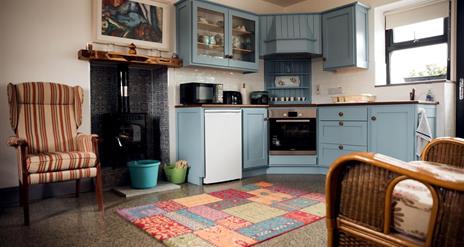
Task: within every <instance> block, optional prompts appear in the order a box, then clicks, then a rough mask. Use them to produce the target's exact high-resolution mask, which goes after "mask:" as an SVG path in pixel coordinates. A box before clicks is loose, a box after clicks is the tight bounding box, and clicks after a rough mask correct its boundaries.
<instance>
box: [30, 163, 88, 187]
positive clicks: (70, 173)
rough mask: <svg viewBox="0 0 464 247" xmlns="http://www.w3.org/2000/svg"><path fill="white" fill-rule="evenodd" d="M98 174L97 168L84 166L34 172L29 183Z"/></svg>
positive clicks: (41, 182)
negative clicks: (81, 167) (57, 170)
mask: <svg viewBox="0 0 464 247" xmlns="http://www.w3.org/2000/svg"><path fill="white" fill-rule="evenodd" d="M95 176H97V168H96V167H91V168H84V169H76V170H67V171H59V172H45V173H33V174H30V175H29V177H28V180H29V181H28V182H29V184H43V183H53V182H61V181H67V180H74V179H79V178H91V177H95Z"/></svg>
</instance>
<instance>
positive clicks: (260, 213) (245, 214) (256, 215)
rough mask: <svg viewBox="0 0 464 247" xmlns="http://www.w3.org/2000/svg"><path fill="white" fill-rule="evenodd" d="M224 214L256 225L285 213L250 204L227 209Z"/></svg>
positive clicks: (261, 205) (257, 204) (253, 203)
mask: <svg viewBox="0 0 464 247" xmlns="http://www.w3.org/2000/svg"><path fill="white" fill-rule="evenodd" d="M224 212H226V213H228V214H230V215H233V216H236V217H239V218H242V219H244V220H247V221H250V222H252V223H257V222H260V221H263V220H267V219H270V218H273V217H277V216H280V215H283V214H286V213H287V212H286V211H284V210H280V209H277V208H273V207H269V206H266V205H263V204H259V203H255V202H251V203H248V204H244V205H240V206H237V207H233V208H228V209H225V210H224Z"/></svg>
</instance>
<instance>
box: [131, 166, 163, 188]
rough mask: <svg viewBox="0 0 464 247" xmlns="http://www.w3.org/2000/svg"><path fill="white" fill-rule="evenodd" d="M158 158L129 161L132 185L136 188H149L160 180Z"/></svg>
mask: <svg viewBox="0 0 464 247" xmlns="http://www.w3.org/2000/svg"><path fill="white" fill-rule="evenodd" d="M159 165H160V162H159V161H158V160H135V161H130V162H128V163H127V166H128V167H129V173H130V179H131V187H132V188H134V189H148V188H153V187H155V186H156V184H157V182H158V169H159Z"/></svg>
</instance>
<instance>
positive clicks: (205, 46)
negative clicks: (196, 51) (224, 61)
mask: <svg viewBox="0 0 464 247" xmlns="http://www.w3.org/2000/svg"><path fill="white" fill-rule="evenodd" d="M197 44H198V46H199V47H200V48H202V49H208V50H224V46H223V45H208V44H205V43H201V42H198V43H197Z"/></svg>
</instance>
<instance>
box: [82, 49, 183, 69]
mask: <svg viewBox="0 0 464 247" xmlns="http://www.w3.org/2000/svg"><path fill="white" fill-rule="evenodd" d="M77 57H78V59H80V60H88V61H108V62H117V63H128V64H146V65H159V66H167V67H172V68H180V67H182V60H181V59H178V58H167V57H153V56H144V55H131V54H125V53H117V52H106V51H91V52H90V51H88V50H79V52H78V55H77Z"/></svg>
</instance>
